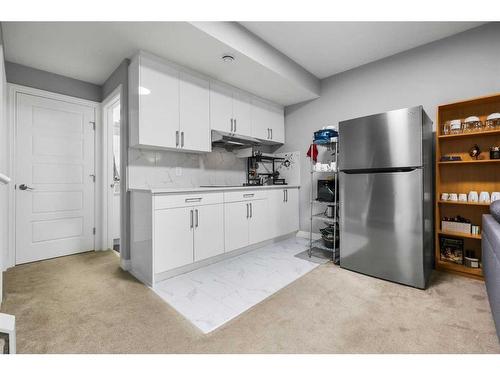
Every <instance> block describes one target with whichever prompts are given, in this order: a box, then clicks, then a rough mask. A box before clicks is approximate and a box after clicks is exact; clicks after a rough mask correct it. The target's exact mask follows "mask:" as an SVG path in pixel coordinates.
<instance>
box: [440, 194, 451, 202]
mask: <svg viewBox="0 0 500 375" xmlns="http://www.w3.org/2000/svg"><path fill="white" fill-rule="evenodd" d="M449 197H450V194H448V193H441V200H442V201H447V200H448V198H449Z"/></svg>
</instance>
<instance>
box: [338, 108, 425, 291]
mask: <svg viewBox="0 0 500 375" xmlns="http://www.w3.org/2000/svg"><path fill="white" fill-rule="evenodd" d="M339 147H340V157H339V159H340V266H341V267H343V268H346V269H349V270H353V271H357V272H360V273H364V274H367V275H371V276H375V277H378V278H381V279H386V280H390V281H394V282H398V283H401V284H406V285H410V286H413V287H417V288H421V289H425V287H426V285H427V280H428V278H429V275H430V273H431V270H432V264H433V260H432V259H433V252H434V250H433V247H434V246H433V240H432V230H433V229H432V228H433V215H432V197H433V194H432V173H433V167H432V121H431V120H430V119H429V117H428V116H427V114H426V113H425V112H424V110H423V108H422V106H417V107H411V108H405V109H400V110H395V111H390V112H386V113H380V114H376V115H372V116H366V117H361V118H357V119H353V120H347V121H342V122H340V124H339Z"/></svg>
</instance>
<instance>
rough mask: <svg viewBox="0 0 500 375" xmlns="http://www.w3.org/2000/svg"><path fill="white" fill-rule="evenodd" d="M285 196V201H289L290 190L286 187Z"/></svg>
mask: <svg viewBox="0 0 500 375" xmlns="http://www.w3.org/2000/svg"><path fill="white" fill-rule="evenodd" d="M285 197H286V200H285V202H288V190H287V189H285Z"/></svg>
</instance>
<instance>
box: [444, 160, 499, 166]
mask: <svg viewBox="0 0 500 375" xmlns="http://www.w3.org/2000/svg"><path fill="white" fill-rule="evenodd" d="M491 163H500V159H482V160H459V161H439V162H438V164H439V165H445V164H491Z"/></svg>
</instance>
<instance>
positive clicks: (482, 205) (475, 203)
mask: <svg viewBox="0 0 500 375" xmlns="http://www.w3.org/2000/svg"><path fill="white" fill-rule="evenodd" d="M438 203H439V204H454V205H459V206H460V205H461V206H480V207H489V206H490V204H489V203H479V202H459V201H441V200H440V201H438Z"/></svg>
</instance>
